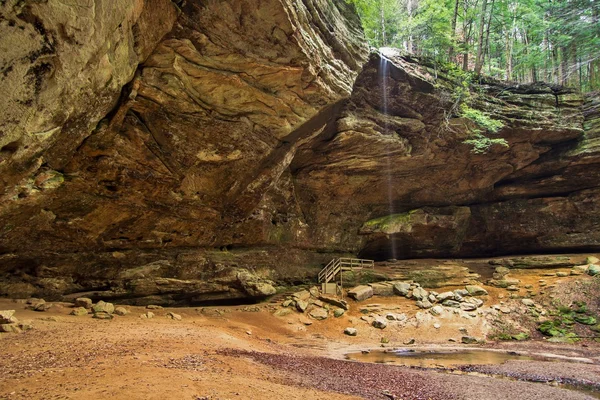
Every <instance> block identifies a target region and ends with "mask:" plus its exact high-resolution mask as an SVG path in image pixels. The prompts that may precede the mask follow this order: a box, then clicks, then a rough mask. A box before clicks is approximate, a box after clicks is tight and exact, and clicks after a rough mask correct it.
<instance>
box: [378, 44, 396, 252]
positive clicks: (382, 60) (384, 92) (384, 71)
mask: <svg viewBox="0 0 600 400" xmlns="http://www.w3.org/2000/svg"><path fill="white" fill-rule="evenodd" d="M382 52H383V49H381V50H380V53H379V77H380V79H381V99H382V103H381V106H382V107H381V112H382V113H383V130H384V131H383V134H384V137H386V135H387V133H388V130H389V127H388V95H389V93H388V79H390V73H389V71H390V68H389V64H390V62H389V60H388V59H387V58H386V57H385V56H384V55H383V54H382ZM385 148H386V150H385V151H386V154H385V160H386V168H385V174H386V185H387V200H388V211H389V215H392V214H393V213H394V198H393V197H394V196H393V185H394V182H393V178H392V148H391V146H386V147H385ZM396 253H397V251H396V238H395V237H394V235H393V234H391V235H390V254H391V258H393V259H396V258H397V254H396Z"/></svg>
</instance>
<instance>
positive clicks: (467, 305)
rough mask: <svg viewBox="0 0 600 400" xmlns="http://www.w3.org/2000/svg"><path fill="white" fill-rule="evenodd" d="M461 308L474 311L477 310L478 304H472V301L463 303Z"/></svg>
mask: <svg viewBox="0 0 600 400" xmlns="http://www.w3.org/2000/svg"><path fill="white" fill-rule="evenodd" d="M460 309H461V310H463V311H474V310H477V304H472V303H467V302H465V303H461V304H460Z"/></svg>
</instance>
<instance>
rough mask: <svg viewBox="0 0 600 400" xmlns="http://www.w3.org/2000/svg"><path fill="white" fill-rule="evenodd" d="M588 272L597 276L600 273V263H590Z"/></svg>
mask: <svg viewBox="0 0 600 400" xmlns="http://www.w3.org/2000/svg"><path fill="white" fill-rule="evenodd" d="M587 273H588V275H590V276H596V275H598V274H600V265H596V264H590V266H589V267H588V269H587Z"/></svg>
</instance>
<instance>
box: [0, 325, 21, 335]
mask: <svg viewBox="0 0 600 400" xmlns="http://www.w3.org/2000/svg"><path fill="white" fill-rule="evenodd" d="M0 332H5V333H21V328H19V327H18V326H17V325H16V324H0Z"/></svg>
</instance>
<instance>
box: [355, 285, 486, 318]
mask: <svg viewBox="0 0 600 400" xmlns="http://www.w3.org/2000/svg"><path fill="white" fill-rule="evenodd" d="M374 294H376V295H379V296H392V295H396V296H402V297H406V298H407V299H413V300H415V301H416V305H417V307H419V308H422V309H429V308H432V307H433V306H434V305H435V304H438V303H439V304H441V305H442V306H445V307H451V308H458V309H461V310H463V311H474V310H476V309H477V308H479V307H481V306H482V305H483V300H481V299H478V298H476V296H486V295H487V294H488V292H487V290H485V289H484V288H482V287H481V286H477V285H467V286H465V288H464V289H457V290H454V291H452V292H443V293H437V292H434V291H427V290H426V289H424V288H422V287H421V285H420V284H419V283H416V282H383V283H375V284H371V285H361V286H357V287H355V288H353V289H351V290H349V291H348V296H350V297H352V298H353V299H355V300H357V301H362V300H366V299H368V298H370V297H372V296H373V295H374Z"/></svg>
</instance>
